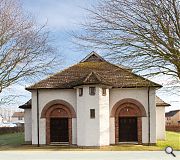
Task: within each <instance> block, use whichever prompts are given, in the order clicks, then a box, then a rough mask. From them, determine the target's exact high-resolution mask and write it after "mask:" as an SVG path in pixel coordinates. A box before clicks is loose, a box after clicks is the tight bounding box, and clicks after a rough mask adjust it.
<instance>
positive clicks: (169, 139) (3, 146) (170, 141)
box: [0, 132, 180, 151]
mask: <svg viewBox="0 0 180 160" xmlns="http://www.w3.org/2000/svg"><path fill="white" fill-rule="evenodd" d="M23 143H24V134H23V133H13V134H5V135H0V150H7V149H8V150H15V149H17V150H24V149H25V150H53V151H55V150H57V151H61V150H63V151H66V150H71V151H82V150H86V151H87V150H90V151H91V150H97V151H98V150H99V151H157V150H164V148H165V147H166V146H172V147H173V148H174V150H179V151H180V133H176V132H166V140H165V141H158V142H157V145H156V146H143V145H114V146H113V145H112V146H107V147H101V148H89V149H87V148H86V149H82V148H78V147H69V146H41V147H35V146H32V145H23Z"/></svg>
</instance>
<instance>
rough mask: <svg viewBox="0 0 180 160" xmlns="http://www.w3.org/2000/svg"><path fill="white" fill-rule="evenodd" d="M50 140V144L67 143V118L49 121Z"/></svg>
mask: <svg viewBox="0 0 180 160" xmlns="http://www.w3.org/2000/svg"><path fill="white" fill-rule="evenodd" d="M50 140H51V142H61V143H62V142H65V143H67V142H69V134H68V118H51V119H50Z"/></svg>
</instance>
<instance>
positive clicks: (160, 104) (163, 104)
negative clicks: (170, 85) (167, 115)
mask: <svg viewBox="0 0 180 160" xmlns="http://www.w3.org/2000/svg"><path fill="white" fill-rule="evenodd" d="M163 106H164V107H167V106H170V104H168V103H166V102H164V101H163V100H162V99H160V98H159V97H158V96H156V107H163Z"/></svg>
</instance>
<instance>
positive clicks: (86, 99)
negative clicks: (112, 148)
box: [77, 86, 109, 146]
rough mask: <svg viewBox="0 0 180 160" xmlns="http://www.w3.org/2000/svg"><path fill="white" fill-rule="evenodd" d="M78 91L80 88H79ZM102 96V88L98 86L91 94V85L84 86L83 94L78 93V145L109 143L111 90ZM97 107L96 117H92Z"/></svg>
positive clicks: (102, 144)
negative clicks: (91, 113) (93, 110)
mask: <svg viewBox="0 0 180 160" xmlns="http://www.w3.org/2000/svg"><path fill="white" fill-rule="evenodd" d="M77 92H78V89H77ZM106 92H107V93H106V96H102V88H101V87H99V86H96V94H95V95H89V86H83V96H79V94H78V93H77V106H78V107H77V145H78V146H104V145H109V90H108V89H106ZM90 109H95V119H91V118H90Z"/></svg>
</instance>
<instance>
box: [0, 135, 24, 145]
mask: <svg viewBox="0 0 180 160" xmlns="http://www.w3.org/2000/svg"><path fill="white" fill-rule="evenodd" d="M23 143H24V133H10V134H3V135H0V146H20V145H22V144H23Z"/></svg>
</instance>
